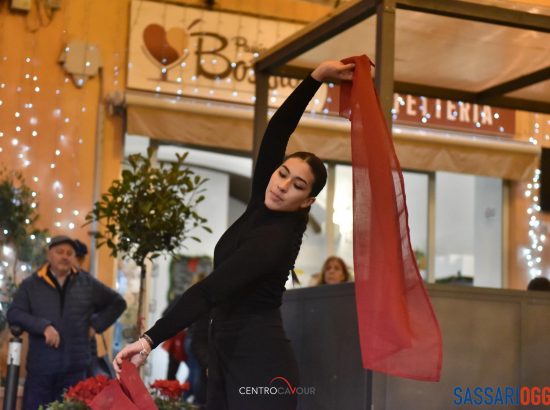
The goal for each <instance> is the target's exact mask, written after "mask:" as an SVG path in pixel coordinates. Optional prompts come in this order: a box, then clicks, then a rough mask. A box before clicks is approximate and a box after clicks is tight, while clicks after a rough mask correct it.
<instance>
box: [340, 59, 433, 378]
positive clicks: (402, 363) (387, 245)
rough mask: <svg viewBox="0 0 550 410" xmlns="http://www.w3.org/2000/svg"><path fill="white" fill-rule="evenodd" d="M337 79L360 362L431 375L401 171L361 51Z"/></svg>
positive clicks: (429, 318) (427, 308)
mask: <svg viewBox="0 0 550 410" xmlns="http://www.w3.org/2000/svg"><path fill="white" fill-rule="evenodd" d="M343 62H344V63H355V70H354V74H353V80H352V81H346V82H344V83H342V85H341V94H340V115H341V116H344V117H346V118H348V119H349V120H350V121H351V144H352V149H351V151H352V166H353V259H354V268H355V295H356V301H357V302H356V303H357V316H358V324H359V338H360V344H361V356H362V360H363V367H365V368H369V369H372V370H375V371H381V372H385V373H388V374H391V375H395V376H400V377H408V378H412V379H418V380H428V381H438V380H439V377H440V373H441V360H442V353H441V352H442V346H441V332H440V330H439V324H438V322H437V318H436V317H435V314H434V311H433V309H432V306H431V303H430V300H429V298H428V295H427V293H426V290H425V288H424V284H423V281H422V278H421V276H420V273H419V271H418V267H417V265H416V260H415V256H414V253H413V250H412V248H411V243H410V236H409V228H408V214H407V205H406V201H405V189H404V184H403V174H402V172H401V167H400V166H399V161H398V160H397V156H396V155H395V150H394V147H393V142H392V138H391V134H390V132H389V130H388V127H387V125H386V122H385V120H384V115H383V113H382V109H381V106H380V102H379V100H378V97H377V94H376V91H375V88H374V84H373V81H372V77H371V65H372V62H371V61H370V60H369V58H368V57H367V56H364V55H363V56H358V57H350V58H347V59H345V60H343Z"/></svg>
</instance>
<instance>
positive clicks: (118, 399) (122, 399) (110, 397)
mask: <svg viewBox="0 0 550 410" xmlns="http://www.w3.org/2000/svg"><path fill="white" fill-rule="evenodd" d="M90 407H91V408H92V410H113V409H116V410H137V409H138V408H137V407H136V405H135V404H134V403H132V402H131V401H130V399H129V398H128V396H126V394H125V393H124V392H123V391H122V388H121V386H120V383H119V382H118V380H116V379H113V380H111V382H110V383H109V384H108V385H107V387H105V388H104V389H103V390H102V391H101V393H99V394H98V395H97V396H95V398H94V400H93V401H92V404H90Z"/></svg>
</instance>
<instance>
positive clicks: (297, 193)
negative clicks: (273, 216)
mask: <svg viewBox="0 0 550 410" xmlns="http://www.w3.org/2000/svg"><path fill="white" fill-rule="evenodd" d="M314 181H315V177H314V176H313V173H312V172H311V168H310V166H309V165H308V163H307V162H305V161H303V160H302V159H300V158H289V159H287V160H286V161H285V162H284V163H283V165H281V166H280V167H279V168H278V169H277V170H276V171H275V172H274V173H273V174H272V175H271V179H270V180H269V184H268V185H267V189H266V190H265V199H264V203H265V206H266V207H267V208H269V209H271V210H272V211H283V212H294V211H298V210H299V209H303V208H307V207H308V206H310V205H311V204H312V203H313V202H314V201H315V198H314V197H312V196H310V193H311V187H312V186H313V182H314Z"/></svg>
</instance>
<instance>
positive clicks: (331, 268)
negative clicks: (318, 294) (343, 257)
mask: <svg viewBox="0 0 550 410" xmlns="http://www.w3.org/2000/svg"><path fill="white" fill-rule="evenodd" d="M324 275H325V283H327V284H328V285H335V284H337V283H342V282H344V281H345V280H346V275H345V274H344V270H343V269H342V265H341V264H340V262H338V261H337V260H336V259H331V260H330V261H328V263H327V267H326V269H325V272H324Z"/></svg>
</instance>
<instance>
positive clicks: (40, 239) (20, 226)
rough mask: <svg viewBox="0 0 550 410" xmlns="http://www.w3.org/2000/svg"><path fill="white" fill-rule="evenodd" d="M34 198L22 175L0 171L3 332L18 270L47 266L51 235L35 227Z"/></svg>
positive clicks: (0, 322)
mask: <svg viewBox="0 0 550 410" xmlns="http://www.w3.org/2000/svg"><path fill="white" fill-rule="evenodd" d="M35 196H36V193H34V192H33V191H32V189H31V188H30V187H29V186H28V185H26V183H25V179H24V178H23V174H22V173H21V172H20V171H8V170H7V169H6V168H0V248H1V252H2V253H1V254H0V255H1V256H0V259H3V258H6V259H5V260H3V261H2V262H4V263H2V264H1V265H0V274H2V280H0V330H2V329H4V327H5V325H6V320H5V316H4V314H3V312H5V311H6V310H7V308H8V306H9V304H10V303H11V299H12V297H13V293H14V292H15V289H16V283H17V272H18V269H20V270H27V271H32V270H33V269H35V268H37V267H38V265H40V264H42V263H43V262H44V246H45V245H46V237H47V235H48V232H47V230H43V229H37V228H36V226H35V223H36V221H37V220H38V202H37V200H36V198H35ZM22 262H23V263H22ZM10 265H11V269H8V267H10Z"/></svg>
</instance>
